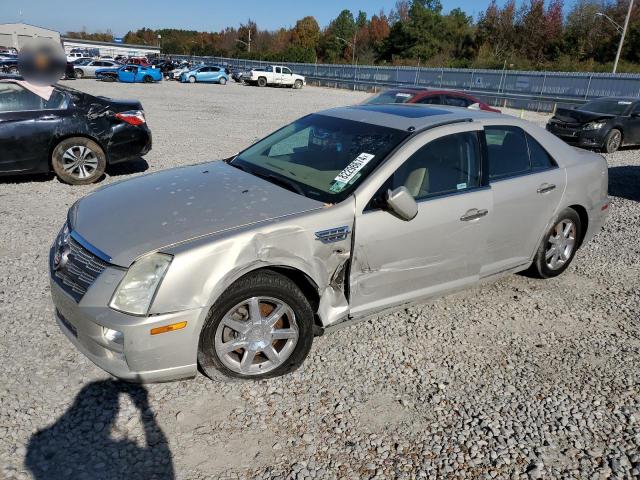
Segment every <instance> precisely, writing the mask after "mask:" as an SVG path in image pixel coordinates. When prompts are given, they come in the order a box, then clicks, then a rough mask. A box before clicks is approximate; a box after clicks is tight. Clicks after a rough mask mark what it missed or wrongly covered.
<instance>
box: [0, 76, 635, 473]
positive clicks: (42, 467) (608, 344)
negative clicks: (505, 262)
mask: <svg viewBox="0 0 640 480" xmlns="http://www.w3.org/2000/svg"><path fill="white" fill-rule="evenodd" d="M71 85H72V86H74V87H76V88H80V89H83V90H86V91H89V92H91V93H96V94H102V95H107V96H113V97H120V98H127V97H128V98H131V97H134V98H140V99H141V100H142V102H143V105H144V107H145V110H146V112H147V116H148V121H149V124H150V126H151V128H152V130H153V132H154V149H153V151H152V152H151V153H150V154H149V155H148V156H147V157H146V160H147V162H148V164H149V165H148V170H147V171H155V170H161V169H164V168H170V167H173V166H177V165H185V164H190V163H195V162H201V161H205V160H208V159H214V158H223V157H225V156H228V155H230V154H233V153H235V152H236V151H237V150H238V149H240V148H242V147H243V146H245V145H247V144H248V143H249V142H251V141H252V140H254V139H255V138H256V137H259V136H262V135H264V134H266V133H268V132H269V131H272V130H274V129H276V128H277V127H280V126H281V125H283V124H284V123H286V122H289V121H291V120H293V119H295V118H297V117H299V116H302V115H303V114H306V113H308V112H312V111H315V110H318V109H321V108H326V107H330V106H334V105H342V104H348V103H354V102H356V101H360V100H361V99H363V98H364V94H361V93H357V92H348V91H342V90H331V89H320V88H311V87H308V88H305V89H303V90H301V91H292V90H283V89H258V88H251V87H241V86H239V85H235V84H230V85H227V86H225V87H220V86H215V85H180V84H176V83H167V82H165V83H162V84H159V85H120V84H103V83H99V82H94V81H90V80H82V81H76V82H73V83H72V84H71ZM512 113H516V114H517V113H519V112H512ZM525 118H529V119H531V120H533V121H537V122H541V123H544V121H545V117H544V116H542V115H536V114H529V113H527V114H525ZM607 160H608V162H609V165H610V176H611V187H610V190H611V195H612V197H611V207H610V208H611V214H610V218H609V220H608V223H607V225H606V226H605V228H604V231H603V232H601V233H600V234H598V235H597V237H596V238H595V240H594V241H592V242H591V243H589V244H588V245H586V246H585V247H584V248H582V249H581V250H580V251H579V252H578V255H577V257H576V259H575V262H574V263H573V265H572V266H571V267H570V268H569V269H568V270H567V272H565V274H563V275H562V276H560V277H559V278H556V279H552V280H546V281H541V280H532V279H529V278H526V277H523V276H518V275H515V276H510V277H508V278H505V279H503V280H501V281H500V282H498V283H496V284H489V285H485V286H482V287H478V288H475V289H473V290H470V291H467V292H464V293H460V294H457V295H454V296H450V297H447V298H443V299H440V300H437V301H435V302H433V303H431V304H429V305H423V306H418V307H415V308H411V309H408V310H402V311H399V312H397V313H393V314H389V315H383V316H378V317H374V318H371V319H370V320H368V321H365V322H363V323H360V324H358V325H356V326H354V327H351V328H348V329H345V330H343V331H340V332H337V333H335V334H331V335H327V336H324V337H321V338H318V339H316V340H315V343H314V347H313V349H312V352H311V354H310V356H309V358H308V359H307V361H306V363H305V364H304V365H303V367H302V368H300V369H299V370H298V371H297V372H295V373H294V374H292V375H289V376H286V377H283V378H278V379H275V380H270V381H265V382H260V383H242V382H240V383H233V382H231V383H214V382H211V381H209V380H207V379H206V378H205V377H203V376H201V375H200V376H198V377H197V378H196V379H194V380H187V381H181V382H174V383H168V384H154V385H147V386H144V387H140V386H131V385H126V384H122V383H120V382H115V381H110V380H109V376H108V375H106V374H105V373H104V372H102V371H101V370H100V369H98V368H97V367H95V366H94V365H93V364H92V363H91V362H89V361H88V360H87V359H85V357H84V356H82V355H81V354H80V353H78V352H77V351H76V350H75V349H74V348H73V347H72V346H71V344H70V343H69V342H68V341H67V339H66V338H65V337H64V336H63V335H62V334H61V333H60V332H59V331H58V328H57V327H56V325H55V323H54V321H53V312H52V305H51V302H50V300H49V291H48V280H47V265H46V263H47V262H46V259H47V251H48V246H49V243H50V241H51V240H52V239H53V237H54V235H55V233H56V232H57V230H58V229H59V227H60V225H61V224H62V222H63V221H64V218H65V212H66V210H67V208H68V207H69V206H70V205H71V204H72V203H73V202H74V201H75V200H76V199H77V198H79V197H81V196H82V195H84V194H86V193H88V192H90V191H91V190H93V189H94V188H97V186H89V187H70V186H65V185H63V184H61V183H59V182H58V181H57V180H55V179H51V178H48V177H39V178H24V179H18V180H16V179H11V180H9V181H7V180H2V181H0V219H1V221H2V228H1V229H0V272H1V274H0V319H1V321H0V361H1V362H2V365H3V370H4V372H3V375H2V377H1V378H0V478H37V479H45V478H46V479H58V478H90V479H93V478H145V479H146V478H159V479H165V478H172V477H173V476H175V477H176V478H179V479H201V478H202V479H204V478H299V479H301V478H323V479H325V478H328V479H331V478H380V479H382V478H505V479H506V478H522V479H536V478H590V479H591V478H593V479H598V478H633V477H636V478H637V477H639V476H640V411H639V409H640V379H639V371H640V370H639V367H640V307H639V303H640V287H639V286H638V284H639V280H640V260H639V254H640V152H639V151H638V150H624V151H621V152H619V153H616V154H614V155H610V156H608V158H607ZM145 167H146V165H145V164H144V163H141V162H139V163H138V164H135V165H133V166H132V167H128V168H126V169H120V170H116V171H112V172H111V173H112V175H111V176H109V177H107V178H106V179H105V180H104V182H103V184H104V183H108V182H112V181H117V180H119V179H122V178H126V177H125V176H124V175H135V174H139V173H140V172H141V171H142V170H143V169H144V168H145Z"/></svg>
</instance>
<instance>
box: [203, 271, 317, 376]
mask: <svg viewBox="0 0 640 480" xmlns="http://www.w3.org/2000/svg"><path fill="white" fill-rule="evenodd" d="M312 342H313V310H312V309H311V306H310V305H309V302H308V300H307V299H306V297H305V296H304V294H303V293H302V291H301V290H300V289H299V288H298V287H297V285H296V284H295V283H293V282H292V281H291V280H289V279H288V278H287V277H285V276H283V275H280V274H278V273H275V272H268V271H261V272H257V273H252V274H249V275H247V276H245V277H243V278H241V279H240V280H238V281H237V282H236V283H234V284H233V285H232V286H231V287H229V289H228V290H227V291H226V292H225V293H224V294H223V295H222V296H221V297H220V299H219V300H218V301H217V302H216V303H215V305H214V306H213V307H212V308H211V311H210V313H209V317H208V318H207V320H206V321H205V325H204V327H203V329H202V332H201V334H200V343H199V346H198V363H199V364H200V368H201V369H202V370H203V372H204V373H205V374H206V375H207V376H208V377H210V378H212V379H214V378H219V377H220V376H221V375H220V374H222V375H224V376H226V377H233V378H242V379H264V378H271V377H276V376H279V375H284V374H286V373H289V372H291V371H293V370H295V369H296V368H298V367H299V366H300V365H301V364H302V362H303V361H304V359H305V358H306V357H307V355H308V353H309V350H310V349H311V343H312Z"/></svg>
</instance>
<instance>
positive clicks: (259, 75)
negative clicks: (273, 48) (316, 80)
mask: <svg viewBox="0 0 640 480" xmlns="http://www.w3.org/2000/svg"><path fill="white" fill-rule="evenodd" d="M242 79H243V80H244V82H245V83H248V84H250V85H258V86H259V87H266V86H267V85H273V86H285V87H292V88H302V87H303V86H305V85H306V84H307V81H306V80H305V78H304V77H303V76H302V75H296V74H295V73H293V72H292V71H291V70H289V69H288V68H287V67H283V66H281V65H269V66H267V67H264V68H254V69H252V70H251V71H249V72H248V73H247V75H245V76H243V78H242Z"/></svg>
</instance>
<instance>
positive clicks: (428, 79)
mask: <svg viewBox="0 0 640 480" xmlns="http://www.w3.org/2000/svg"><path fill="white" fill-rule="evenodd" d="M173 58H175V59H184V60H189V61H195V62H204V63H212V64H218V65H228V66H230V67H232V68H235V69H247V70H248V69H250V68H259V67H264V66H265V65H269V64H272V63H273V62H270V63H269V62H263V61H258V60H245V59H239V58H225V57H187V56H179V55H178V56H174V57H173ZM279 65H285V66H287V67H289V68H290V69H291V70H292V71H293V72H294V73H298V74H300V75H304V76H305V77H306V78H307V83H312V84H316V85H320V86H325V87H335V88H348V89H354V90H366V91H374V92H375V91H379V90H381V89H385V88H389V87H426V88H434V89H442V90H460V91H464V92H467V93H470V94H472V95H474V96H476V97H478V98H480V99H481V100H483V101H484V102H486V103H488V104H490V105H494V106H498V107H511V108H518V109H525V110H534V111H541V112H552V111H555V109H556V107H557V106H558V105H577V104H582V103H584V102H586V101H587V100H590V99H593V98H598V97H609V96H624V97H640V74H630V73H629V74H625V73H622V74H620V73H619V74H612V73H583V72H534V71H515V70H507V69H505V70H476V69H459V68H458V69H456V68H423V67H386V66H372V65H361V66H358V65H329V64H311V63H289V62H283V63H279Z"/></svg>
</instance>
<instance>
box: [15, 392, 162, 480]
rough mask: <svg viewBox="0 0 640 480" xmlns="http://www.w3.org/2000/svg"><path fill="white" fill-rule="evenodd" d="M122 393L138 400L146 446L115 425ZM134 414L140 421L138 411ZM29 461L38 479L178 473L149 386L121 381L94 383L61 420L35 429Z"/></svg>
mask: <svg viewBox="0 0 640 480" xmlns="http://www.w3.org/2000/svg"><path fill="white" fill-rule="evenodd" d="M121 395H124V396H125V397H128V398H125V401H126V400H129V401H130V402H131V403H133V404H134V405H135V410H134V412H136V411H137V414H138V415H139V418H140V423H141V424H142V426H143V430H144V440H143V441H142V442H141V443H144V446H143V447H141V446H139V445H138V442H136V441H135V440H132V439H130V438H127V436H126V433H127V432H126V430H125V431H123V430H118V429H117V427H116V425H115V420H116V418H117V416H118V412H119V409H120V397H121ZM133 417H134V418H133V419H132V420H134V424H137V422H135V413H134V415H133ZM130 423H131V421H129V422H128V423H127V425H129V424H130ZM114 433H115V434H117V436H118V437H119V438H114V436H113V434H114ZM25 466H26V467H27V468H28V469H29V470H30V471H31V473H32V475H33V477H34V478H35V479H36V480H44V479H47V480H50V479H67V478H69V479H92V480H93V479H96V480H98V479H99V480H107V479H124V478H131V479H134V478H135V479H145V480H147V479H150V480H169V479H173V478H174V471H173V462H172V459H171V451H170V450H169V446H168V445H167V440H166V438H165V436H164V433H163V432H162V430H161V429H160V427H159V426H158V424H157V423H156V421H155V418H154V415H153V411H152V410H151V408H150V407H149V399H148V395H147V390H146V388H145V387H144V386H142V385H135V384H130V383H125V382H120V381H116V380H105V381H99V382H93V383H90V384H89V385H87V386H86V387H84V388H83V389H82V390H81V391H80V393H79V394H78V396H77V397H76V399H75V401H74V403H73V405H72V406H71V408H69V410H67V411H66V412H65V413H64V415H62V417H60V419H58V421H57V422H56V423H55V424H53V425H52V426H50V427H48V428H46V429H44V430H40V431H39V432H37V433H36V434H34V435H33V436H32V437H31V439H30V440H29V446H28V447H27V455H26V458H25Z"/></svg>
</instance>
